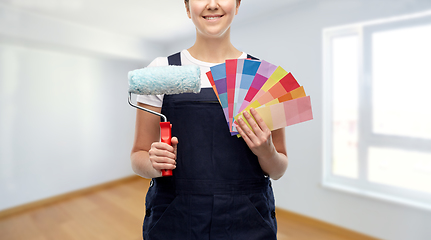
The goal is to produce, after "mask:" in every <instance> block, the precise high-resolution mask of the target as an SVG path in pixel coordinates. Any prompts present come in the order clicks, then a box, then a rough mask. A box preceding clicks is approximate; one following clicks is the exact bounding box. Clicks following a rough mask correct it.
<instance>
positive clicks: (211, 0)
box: [207, 0, 219, 10]
mask: <svg viewBox="0 0 431 240" xmlns="http://www.w3.org/2000/svg"><path fill="white" fill-rule="evenodd" d="M218 8H219V6H218V0H208V4H207V9H208V10H217V9H218Z"/></svg>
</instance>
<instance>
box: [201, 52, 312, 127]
mask: <svg viewBox="0 0 431 240" xmlns="http://www.w3.org/2000/svg"><path fill="white" fill-rule="evenodd" d="M206 74H207V76H208V79H209V80H210V82H211V85H212V87H213V89H214V92H215V93H216V95H217V98H218V100H219V102H220V104H221V107H222V108H223V112H224V115H225V118H226V123H227V124H228V126H229V130H230V132H231V134H232V135H237V134H238V132H237V131H236V129H235V125H234V124H233V123H234V122H235V121H236V120H237V119H238V117H239V116H241V115H242V114H243V113H244V111H250V109H251V108H255V109H256V110H257V112H258V113H259V115H260V116H261V117H262V118H263V120H264V121H265V123H266V125H267V126H268V127H269V128H270V130H271V131H272V130H276V129H279V128H283V127H286V126H289V125H293V124H296V123H300V122H305V121H308V120H311V119H313V114H312V110H311V101H310V97H309V96H306V94H305V91H304V88H303V87H302V86H300V85H299V84H298V82H297V81H296V79H295V78H294V77H293V75H292V74H291V73H289V72H287V71H285V70H284V69H283V68H281V67H278V66H275V65H273V64H271V63H269V62H266V61H263V60H262V61H257V60H250V59H229V60H226V61H225V63H222V64H218V65H215V66H213V67H211V71H209V72H207V73H206ZM243 119H244V118H243ZM244 120H245V119H244ZM247 124H248V123H247ZM249 127H250V126H249Z"/></svg>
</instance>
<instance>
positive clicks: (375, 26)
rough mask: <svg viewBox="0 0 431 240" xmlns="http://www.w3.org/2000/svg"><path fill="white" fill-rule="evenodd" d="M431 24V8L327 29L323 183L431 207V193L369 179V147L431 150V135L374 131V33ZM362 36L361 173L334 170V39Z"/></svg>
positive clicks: (360, 45) (359, 150)
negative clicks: (353, 175) (351, 175)
mask: <svg viewBox="0 0 431 240" xmlns="http://www.w3.org/2000/svg"><path fill="white" fill-rule="evenodd" d="M429 24H431V11H427V12H424V13H418V14H413V15H408V16H401V17H397V18H390V19H386V20H377V21H371V22H364V23H359V24H353V25H346V26H340V27H333V28H327V29H323V32H322V33H323V34H322V38H323V41H322V43H323V45H322V50H323V55H322V56H323V59H322V62H323V65H322V69H323V155H322V156H323V173H322V186H323V187H326V188H330V189H335V190H340V191H344V192H349V193H353V194H357V195H360V196H366V197H371V198H374V199H379V200H384V201H389V202H393V203H399V204H402V205H408V206H413V207H418V208H421V209H426V210H430V211H431V194H428V193H424V192H418V191H414V190H409V189H405V188H401V187H395V186H389V185H384V184H379V183H374V182H370V181H368V180H367V179H368V159H367V157H368V149H369V148H370V147H388V148H396V149H402V150H416V151H421V152H430V153H431V147H430V146H431V139H420V138H411V137H403V136H394V135H386V134H379V133H373V126H372V121H373V108H372V107H373V104H372V101H373V99H372V90H373V89H372V86H373V85H372V65H373V63H372V35H373V33H376V32H381V31H387V30H394V29H400V28H406V27H412V26H420V25H429ZM351 35H356V36H357V37H358V57H359V59H358V73H359V76H358V98H359V99H358V104H359V106H358V177H357V178H356V179H352V178H348V177H343V176H338V175H334V174H333V173H332V139H333V137H332V132H333V129H332V116H333V108H332V95H333V94H332V88H333V82H332V75H333V74H332V67H333V66H332V57H333V56H332V40H333V39H334V38H338V37H344V36H351ZM430 184H431V183H430Z"/></svg>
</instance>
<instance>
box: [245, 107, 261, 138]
mask: <svg viewBox="0 0 431 240" xmlns="http://www.w3.org/2000/svg"><path fill="white" fill-rule="evenodd" d="M244 117H245V119H246V120H247V122H248V124H249V125H250V127H251V129H253V131H254V132H255V133H256V132H257V131H262V129H260V127H259V125H257V123H256V120H255V119H254V118H253V117H252V116H251V115H250V113H248V112H244Z"/></svg>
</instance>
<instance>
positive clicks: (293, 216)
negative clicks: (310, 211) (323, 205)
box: [276, 208, 379, 240]
mask: <svg viewBox="0 0 431 240" xmlns="http://www.w3.org/2000/svg"><path fill="white" fill-rule="evenodd" d="M276 213H277V219H278V220H281V219H286V220H290V221H295V222H300V223H304V224H306V225H309V226H312V227H315V228H319V229H322V230H325V231H329V232H333V233H336V234H338V235H341V236H343V237H345V238H346V239H352V240H356V239H357V240H379V239H377V238H373V237H370V236H367V235H364V234H362V233H358V232H355V231H352V230H349V229H346V228H343V227H340V226H337V225H333V224H330V223H327V222H324V221H321V220H318V219H315V218H311V217H307V216H304V215H301V214H298V213H294V212H290V211H287V210H285V209H282V208H276Z"/></svg>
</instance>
